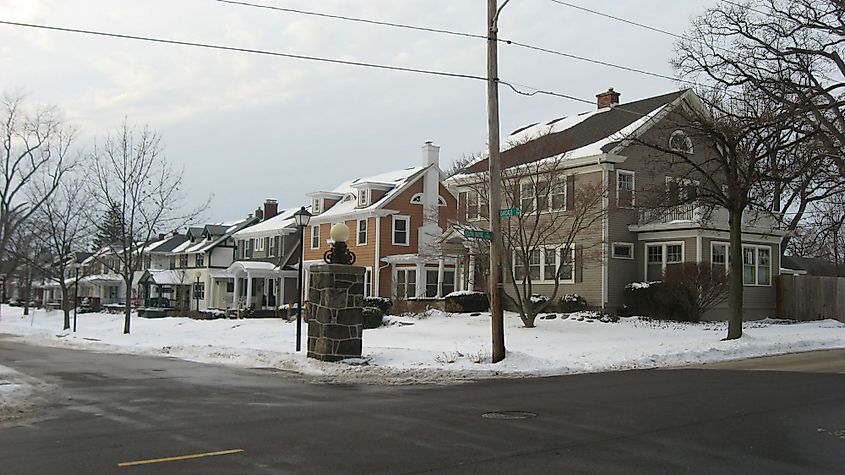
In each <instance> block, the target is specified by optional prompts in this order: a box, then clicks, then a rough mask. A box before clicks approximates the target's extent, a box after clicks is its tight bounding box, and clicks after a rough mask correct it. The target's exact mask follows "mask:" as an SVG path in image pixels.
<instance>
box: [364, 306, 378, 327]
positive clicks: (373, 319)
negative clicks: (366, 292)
mask: <svg viewBox="0 0 845 475" xmlns="http://www.w3.org/2000/svg"><path fill="white" fill-rule="evenodd" d="M361 313H362V314H363V316H364V329H365V330H367V329H370V328H378V327H380V326H381V325H382V322H383V321H384V312H382V311H381V309H380V308H378V307H364V309H363V310H362V312H361Z"/></svg>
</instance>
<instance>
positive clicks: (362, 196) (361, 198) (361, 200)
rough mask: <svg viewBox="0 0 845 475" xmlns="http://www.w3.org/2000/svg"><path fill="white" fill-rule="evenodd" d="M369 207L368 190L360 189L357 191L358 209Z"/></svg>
mask: <svg viewBox="0 0 845 475" xmlns="http://www.w3.org/2000/svg"><path fill="white" fill-rule="evenodd" d="M369 205H370V190H369V189H367V188H362V189H360V190H358V207H359V208H364V207H366V206H369Z"/></svg>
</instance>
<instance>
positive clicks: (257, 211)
mask: <svg viewBox="0 0 845 475" xmlns="http://www.w3.org/2000/svg"><path fill="white" fill-rule="evenodd" d="M255 217H256V218H258V219H264V211H262V210H261V208H255Z"/></svg>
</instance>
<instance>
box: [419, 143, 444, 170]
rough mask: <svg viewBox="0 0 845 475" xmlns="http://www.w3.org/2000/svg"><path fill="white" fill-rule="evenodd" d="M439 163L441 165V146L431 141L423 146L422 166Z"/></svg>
mask: <svg viewBox="0 0 845 475" xmlns="http://www.w3.org/2000/svg"><path fill="white" fill-rule="evenodd" d="M429 165H437V166H438V167H440V147H439V146H437V145H434V144H433V143H431V142H426V143H425V144H423V146H422V166H424V167H427V166H429Z"/></svg>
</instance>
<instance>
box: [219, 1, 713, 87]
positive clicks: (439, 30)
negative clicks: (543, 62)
mask: <svg viewBox="0 0 845 475" xmlns="http://www.w3.org/2000/svg"><path fill="white" fill-rule="evenodd" d="M213 1H215V2H218V3H225V4H230V5H237V6H242V7H251V8H259V9H266V10H275V11H280V12H285V13H295V14H300V15H308V16H315V17H320V18H331V19H335V20H344V21H350V22H356V23H365V24H371V25H379V26H387V27H392V28H400V29H407V30H418V31H425V32H429V33H440V34H445V35H451V36H460V37H465V38H473V39H482V40H486V39H487V37H486V36H484V35H479V34H475V33H467V32H462V31H455V30H446V29H442V28H430V27H424V26H416V25H409V24H406V23H396V22H389V21H380V20H370V19H367V18H360V17H351V16H346V15H335V14H330V13H322V12H315V11H310V10H301V9H297V8H286V7H278V6H274V5H264V4H259V3H252V2H245V1H239V0H213ZM497 41H498V42H499V43H503V44H507V45H511V46H517V47H520V48H525V49H529V50H534V51H540V52H543V53H547V54H553V55H556V56H561V57H564V58H569V59H574V60H577V61H584V62H588V63H593V64H598V65H600V66H606V67H610V68H615V69H619V70H622V71H628V72H633V73H637V74H643V75H646V76H652V77H657V78H661V79H667V80H670V81H675V82H682V83H686V84H691V85H696V86H698V85H700V84H698V83H696V82H695V81H690V80H687V79H681V78H678V77H674V76H669V75H666V74H660V73H655V72H652V71H647V70H644V69H638V68H634V67H631V66H623V65H620V64H615V63H611V62H609V61H602V60H598V59H592V58H587V57H585V56H579V55H576V54H572V53H566V52H563V51H559V50H554V49H551V48H545V47H542V46H536V45H532V44H528V43H522V42H520V41H515V40H510V39H507V38H498V39H497Z"/></svg>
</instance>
